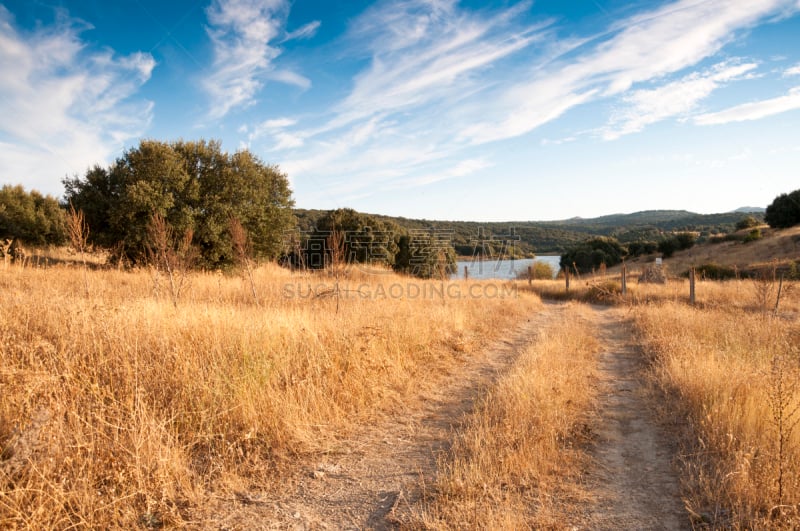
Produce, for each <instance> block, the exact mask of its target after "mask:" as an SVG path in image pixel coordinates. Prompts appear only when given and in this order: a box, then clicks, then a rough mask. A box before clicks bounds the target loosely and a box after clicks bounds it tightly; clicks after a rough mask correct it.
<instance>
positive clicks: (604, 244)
mask: <svg viewBox="0 0 800 531" xmlns="http://www.w3.org/2000/svg"><path fill="white" fill-rule="evenodd" d="M627 255H628V250H627V249H626V248H625V247H623V246H622V245H621V244H620V243H619V241H617V240H616V239H615V238H608V237H603V236H601V237H597V238H592V239H590V240H587V241H585V242H582V243H580V244H579V245H577V246H575V247H574V248H572V249H570V250H569V251H567V252H566V253H564V254H563V255H561V262H560V265H561V269H563V270H570V269H571V268H573V267H574V268H577V270H578V272H580V273H590V272H592V271H594V270H596V269H598V268H600V266H602V265H605V266H606V267H611V266H614V265H617V264H619V263H620V262H622V259H623V258H625V257H626V256H627Z"/></svg>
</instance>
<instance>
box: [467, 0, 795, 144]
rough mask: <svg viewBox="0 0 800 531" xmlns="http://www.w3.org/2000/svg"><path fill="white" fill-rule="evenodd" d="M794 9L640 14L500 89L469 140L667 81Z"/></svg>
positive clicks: (776, 4)
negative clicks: (739, 36) (585, 48)
mask: <svg viewBox="0 0 800 531" xmlns="http://www.w3.org/2000/svg"><path fill="white" fill-rule="evenodd" d="M787 9H797V6H796V5H795V3H794V2H790V1H788V0H753V1H751V2H727V1H725V0H708V1H702V2H700V1H697V0H680V1H677V2H672V3H669V4H666V5H664V6H662V7H659V8H657V9H655V10H650V11H647V12H644V13H641V14H638V15H634V16H632V17H629V18H627V19H625V20H623V21H621V22H620V23H618V24H616V25H615V26H614V27H612V28H611V29H610V30H609V33H608V35H607V36H601V37H600V38H599V39H598V40H600V42H599V44H597V45H595V46H594V48H589V49H588V51H586V52H584V53H582V54H581V55H579V56H578V57H571V58H570V61H563V62H561V63H560V64H554V65H553V66H551V67H550V68H548V69H546V70H542V71H536V72H532V73H531V74H529V75H528V76H526V77H527V79H526V80H524V81H521V82H518V83H515V84H512V86H511V87H509V88H506V89H504V90H501V91H498V92H497V93H496V94H494V95H493V96H492V97H491V98H488V99H489V100H490V101H492V102H493V104H492V105H491V107H493V108H491V107H490V109H487V110H488V111H489V112H488V113H487V114H489V115H490V116H491V117H493V119H489V120H487V119H476V121H475V123H474V124H473V125H471V126H470V127H469V128H468V129H466V130H465V131H464V132H463V133H462V134H463V135H464V136H465V137H467V138H469V139H471V140H472V143H475V144H479V143H485V142H491V141H496V140H502V139H506V138H513V137H515V136H519V135H522V134H525V133H528V132H530V131H532V130H534V129H535V128H537V127H539V126H541V125H542V124H544V123H547V122H549V121H551V120H553V119H555V118H558V117H559V116H561V115H562V114H563V113H565V112H566V111H567V110H569V109H570V108H572V107H575V106H577V105H580V104H583V103H587V102H589V101H593V100H597V99H599V98H608V97H613V96H618V95H621V94H624V93H625V92H627V91H628V90H629V89H631V87H632V86H633V85H635V84H636V83H641V82H646V81H660V80H664V79H665V77H666V76H668V75H671V74H674V73H676V72H680V71H681V70H683V69H686V68H689V67H692V66H695V65H697V64H698V63H699V62H701V61H702V60H704V59H706V58H708V57H711V56H713V55H714V54H716V53H717V52H719V51H720V50H721V49H722V47H723V46H724V45H726V44H728V43H730V42H731V41H732V40H733V39H734V38H735V37H736V34H737V32H739V31H741V30H745V29H748V28H750V27H752V26H754V25H756V24H758V23H760V22H762V21H763V20H764V19H765V18H767V17H770V16H776V15H779V14H782V13H783V12H785V11H786V10H787ZM679 88H681V87H679V86H678V85H676V86H674V87H672V90H678V89H679ZM683 88H686V87H683ZM665 90H666V91H669V89H665ZM532 100H533V102H532ZM547 109H552V110H553V111H552V112H548V111H547ZM484 112H486V110H485V111H484Z"/></svg>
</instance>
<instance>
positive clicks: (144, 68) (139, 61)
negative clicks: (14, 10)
mask: <svg viewBox="0 0 800 531" xmlns="http://www.w3.org/2000/svg"><path fill="white" fill-rule="evenodd" d="M56 14H57V16H56V22H55V23H54V24H53V25H50V26H45V25H40V26H38V27H37V28H36V29H35V30H33V31H31V32H21V31H19V30H17V29H16V28H15V26H14V20H13V17H12V16H11V14H10V13H9V12H8V10H6V8H5V7H3V6H2V5H0V71H2V72H3V73H4V74H3V75H2V76H0V143H2V144H3V149H1V150H0V175H3V176H4V177H5V178H7V179H9V180H24V181H25V184H26V185H31V186H34V187H36V188H38V189H40V190H43V191H55V190H57V189H60V186H58V183H59V181H60V179H61V178H63V177H64V176H65V175H67V174H77V173H82V172H83V171H85V170H86V168H87V167H88V166H89V165H90V164H94V163H98V162H102V161H105V160H108V159H109V158H110V157H111V156H112V154H114V153H115V152H117V151H119V150H120V149H121V148H122V146H123V145H124V143H125V141H126V140H129V139H131V138H135V137H137V136H140V135H141V134H142V133H143V131H144V130H145V129H146V127H147V126H148V124H149V123H150V120H151V117H152V103H151V102H149V101H146V100H142V99H139V100H136V99H135V98H134V96H135V95H136V93H137V91H138V90H139V89H140V87H141V86H142V85H143V84H144V83H146V82H147V81H148V80H149V79H150V76H151V73H152V71H153V68H155V66H156V63H155V60H154V59H153V57H152V56H151V55H150V54H148V53H141V52H137V53H133V54H130V55H126V56H119V55H117V54H115V53H114V52H113V51H112V50H110V49H101V50H92V49H91V48H90V47H89V46H88V45H87V44H86V43H85V42H84V41H82V40H81V33H82V32H83V31H85V30H88V29H90V28H91V26H89V25H88V24H86V23H84V22H82V21H80V20H76V19H72V18H70V17H69V15H68V13H67V12H66V11H64V10H58V11H57V12H56ZM6 142H7V143H6ZM31 176H35V177H33V178H32V177H31ZM29 179H33V180H34V182H28V180H29Z"/></svg>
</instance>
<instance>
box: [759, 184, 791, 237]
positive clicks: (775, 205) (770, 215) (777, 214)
mask: <svg viewBox="0 0 800 531" xmlns="http://www.w3.org/2000/svg"><path fill="white" fill-rule="evenodd" d="M764 221H766V222H767V223H768V224H769V226H770V227H772V228H775V229H785V228H788V227H792V226H794V225H797V224H798V223H800V190H795V191H794V192H791V193H789V194H781V195H779V196H778V197H776V198H775V200H774V201H773V202H772V204H770V205H769V206H768V207H767V212H766V214H765V215H764Z"/></svg>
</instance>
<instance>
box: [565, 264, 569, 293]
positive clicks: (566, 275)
mask: <svg viewBox="0 0 800 531" xmlns="http://www.w3.org/2000/svg"><path fill="white" fill-rule="evenodd" d="M564 280H565V281H566V282H567V293H569V269H565V270H564Z"/></svg>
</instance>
